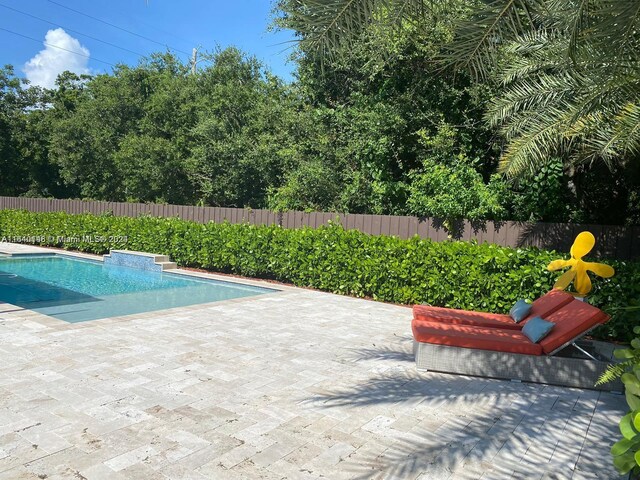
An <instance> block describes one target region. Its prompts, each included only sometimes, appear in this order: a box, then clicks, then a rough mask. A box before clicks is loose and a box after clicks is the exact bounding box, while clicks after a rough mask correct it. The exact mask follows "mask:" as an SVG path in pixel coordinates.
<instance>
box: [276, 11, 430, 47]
mask: <svg viewBox="0 0 640 480" xmlns="http://www.w3.org/2000/svg"><path fill="white" fill-rule="evenodd" d="M280 8H281V10H282V11H283V12H284V13H285V15H286V18H285V19H284V20H283V21H282V22H281V23H282V25H283V26H285V27H287V28H290V29H293V30H295V31H296V32H297V34H298V35H299V36H300V43H301V44H303V45H304V46H305V49H306V50H307V51H310V52H315V53H316V54H318V55H319V57H320V58H323V57H332V56H335V55H336V54H338V53H340V52H341V51H344V50H346V49H348V48H349V47H350V46H351V45H353V44H354V43H355V42H356V40H357V39H358V38H359V36H360V35H361V34H362V32H363V31H364V30H365V29H367V28H368V27H369V26H370V25H371V24H372V23H374V22H377V21H379V20H381V19H384V20H385V21H387V22H389V23H399V22H401V21H403V20H405V19H410V20H412V21H416V20H418V19H420V18H421V17H423V16H424V15H425V14H426V10H427V4H426V0H290V1H284V2H281V5H280Z"/></svg>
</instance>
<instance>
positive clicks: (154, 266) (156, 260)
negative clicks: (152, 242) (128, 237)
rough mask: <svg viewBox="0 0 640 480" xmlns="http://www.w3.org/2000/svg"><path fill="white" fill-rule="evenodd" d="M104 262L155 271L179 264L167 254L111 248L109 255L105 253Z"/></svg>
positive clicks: (168, 268) (169, 268)
mask: <svg viewBox="0 0 640 480" xmlns="http://www.w3.org/2000/svg"><path fill="white" fill-rule="evenodd" d="M104 263H105V264H108V265H119V266H122V267H132V268H139V269H141V270H151V271H155V272H162V271H165V270H171V269H174V268H176V267H177V264H176V263H175V262H172V261H171V259H170V258H169V257H168V256H167V255H156V254H154V253H146V252H134V251H132V250H111V251H110V252H109V255H104Z"/></svg>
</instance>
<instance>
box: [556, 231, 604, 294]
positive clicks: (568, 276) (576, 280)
mask: <svg viewBox="0 0 640 480" xmlns="http://www.w3.org/2000/svg"><path fill="white" fill-rule="evenodd" d="M595 244H596V239H595V237H594V236H593V234H592V233H591V232H582V233H580V234H578V236H577V237H576V239H575V240H574V242H573V245H571V259H570V260H554V261H553V262H551V263H550V264H549V265H547V270H549V271H550V272H553V271H554V270H559V269H560V268H564V267H571V268H569V270H567V271H566V272H564V273H563V274H562V275H560V277H559V278H558V280H556V283H555V285H554V286H553V288H559V289H560V290H565V289H566V288H567V287H568V286H569V284H570V283H571V282H573V286H574V287H575V289H576V293H574V295H578V296H580V297H584V296H585V295H586V294H587V293H589V292H590V291H591V280H590V279H589V275H588V274H587V271H590V272H593V273H595V274H596V275H598V276H600V277H603V278H609V277H612V276H613V274H614V273H615V270H614V269H613V268H612V267H610V266H609V265H605V264H603V263H593V262H585V261H583V260H582V257H584V256H585V255H586V254H587V253H589V252H590V251H591V249H592V248H593V246H594V245H595Z"/></svg>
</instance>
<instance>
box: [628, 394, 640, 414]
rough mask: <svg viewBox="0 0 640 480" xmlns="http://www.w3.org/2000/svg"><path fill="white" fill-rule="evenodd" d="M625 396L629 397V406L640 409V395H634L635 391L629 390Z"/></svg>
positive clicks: (632, 408)
mask: <svg viewBox="0 0 640 480" xmlns="http://www.w3.org/2000/svg"><path fill="white" fill-rule="evenodd" d="M624 396H625V398H626V399H627V404H628V405H629V408H630V409H631V410H632V411H634V410H640V397H639V396H637V395H634V394H633V393H631V392H629V391H625V392H624Z"/></svg>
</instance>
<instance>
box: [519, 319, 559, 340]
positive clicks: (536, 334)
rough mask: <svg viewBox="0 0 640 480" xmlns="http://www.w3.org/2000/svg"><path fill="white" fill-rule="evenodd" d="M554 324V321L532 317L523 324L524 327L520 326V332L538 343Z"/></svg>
mask: <svg viewBox="0 0 640 480" xmlns="http://www.w3.org/2000/svg"><path fill="white" fill-rule="evenodd" d="M554 325H555V323H553V322H548V321H546V320H543V319H542V318H540V317H533V318H532V319H531V320H528V321H527V323H525V324H524V327H522V333H524V334H525V335H526V336H527V337H528V338H529V340H531V341H532V342H533V343H538V342H539V341H540V340H542V339H543V338H544V337H546V336H547V335H548V334H549V332H550V331H551V329H552V328H553V327H554Z"/></svg>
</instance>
